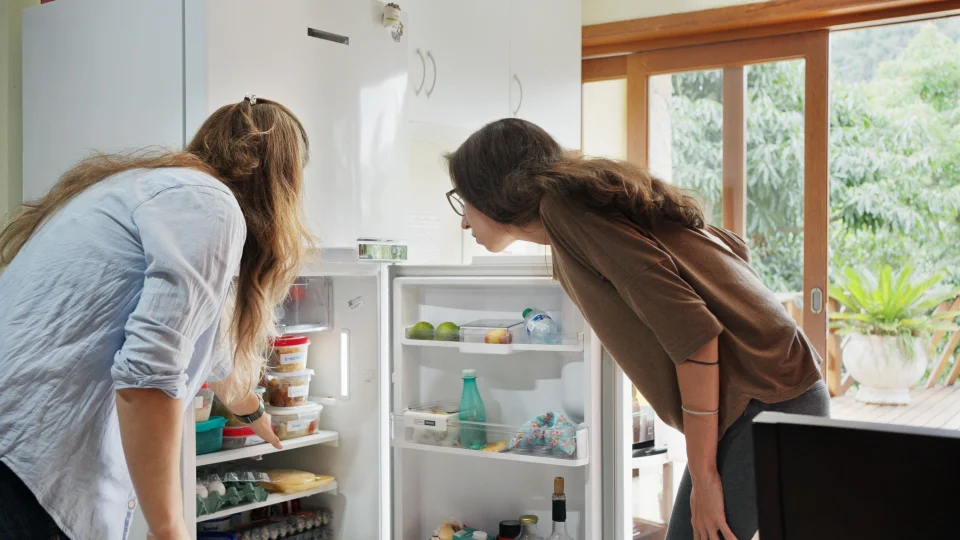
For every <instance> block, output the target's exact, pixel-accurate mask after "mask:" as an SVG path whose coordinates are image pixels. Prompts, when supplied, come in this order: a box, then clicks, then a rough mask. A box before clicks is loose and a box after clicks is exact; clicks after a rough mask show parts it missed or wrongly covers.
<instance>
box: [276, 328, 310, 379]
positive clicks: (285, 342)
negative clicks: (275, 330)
mask: <svg viewBox="0 0 960 540" xmlns="http://www.w3.org/2000/svg"><path fill="white" fill-rule="evenodd" d="M270 347H271V351H270V357H269V358H267V368H268V369H270V370H272V371H276V372H287V373H292V372H295V371H303V370H305V369H307V349H309V347H310V338H308V337H306V336H283V337H279V338H276V339H274V340H272V341H271V343H270Z"/></svg>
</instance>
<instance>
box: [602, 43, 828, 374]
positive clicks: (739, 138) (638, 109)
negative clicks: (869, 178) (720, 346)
mask: <svg viewBox="0 0 960 540" xmlns="http://www.w3.org/2000/svg"><path fill="white" fill-rule="evenodd" d="M795 59H803V60H804V61H805V62H806V69H805V75H804V77H805V85H804V87H805V97H804V100H805V101H804V103H805V107H804V216H803V221H804V223H803V227H804V240H805V241H804V250H803V296H804V302H803V316H802V326H803V329H804V331H805V332H806V334H807V337H808V338H809V339H810V341H811V343H812V344H813V346H814V347H815V348H816V350H817V352H819V353H820V356H821V357H822V358H827V306H826V294H827V263H828V258H827V257H828V254H827V233H828V217H829V192H828V176H829V174H828V173H829V171H828V155H827V152H828V146H829V127H830V122H829V106H828V103H829V79H828V77H829V64H830V58H829V32H828V31H826V30H818V31H813V32H804V33H801V34H794V35H784V36H772V37H763V38H757V39H750V40H743V41H733V42H725V43H718V44H713V45H697V46H692V47H683V48H677V49H664V50H656V51H646V52H640V53H634V54H631V55H626V56H621V57H612V58H608V59H607V58H605V59H601V60H590V61H586V62H585V63H584V66H585V67H586V66H587V62H590V63H591V68H590V69H589V70H587V69H585V70H584V82H588V81H595V80H609V79H617V78H622V77H624V76H625V77H626V79H627V160H629V161H631V162H633V163H637V164H639V165H644V166H646V165H647V163H648V157H649V156H648V152H649V129H650V126H649V107H650V96H649V88H650V77H652V76H654V75H662V74H667V73H678V72H684V71H700V70H705V69H718V68H720V69H725V70H727V71H726V73H725V75H726V74H727V73H729V74H730V75H731V76H732V77H730V78H729V79H728V78H726V77H725V81H724V101H725V102H728V100H733V101H734V102H736V103H738V105H734V106H732V107H724V119H723V122H724V137H723V138H724V162H723V163H724V174H723V192H724V203H723V204H724V226H725V227H727V228H730V229H731V230H733V231H735V232H738V233H741V234H742V233H744V232H745V230H744V229H745V228H746V224H745V213H746V208H745V205H746V193H745V192H746V188H745V186H746V178H745V173H746V170H745V169H746V167H745V165H744V157H745V152H746V134H745V128H746V122H745V114H744V113H745V106H744V100H745V93H746V82H745V79H744V70H743V67H744V66H747V65H750V64H759V63H767V62H777V61H783V60H795ZM621 69H622V71H621ZM617 75H619V76H617ZM728 193H729V195H730V197H729V200H727V199H728V197H727V194H728ZM728 205H729V206H728ZM728 209H729V211H728ZM815 289H819V290H820V294H821V295H822V296H821V298H822V301H821V303H820V310H819V311H818V312H814V311H813V310H812V309H811V307H812V304H813V302H812V301H811V294H812V293H813V291H814V290H815ZM828 373H829V371H828ZM836 375H837V380H836V381H828V382H830V383H832V384H831V386H838V385H839V373H837V374H836Z"/></svg>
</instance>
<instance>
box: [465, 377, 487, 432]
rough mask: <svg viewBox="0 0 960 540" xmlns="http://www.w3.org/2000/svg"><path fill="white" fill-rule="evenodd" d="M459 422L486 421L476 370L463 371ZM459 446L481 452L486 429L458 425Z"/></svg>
mask: <svg viewBox="0 0 960 540" xmlns="http://www.w3.org/2000/svg"><path fill="white" fill-rule="evenodd" d="M460 421H461V422H478V423H483V422H486V421H487V409H486V408H485V407H484V406H483V400H482V399H481V398H480V390H478V389H477V370H475V369H465V370H463V394H461V395H460ZM460 446H461V447H462V448H469V449H471V450H483V449H484V448H486V447H487V428H486V427H484V426H482V425H475V424H460Z"/></svg>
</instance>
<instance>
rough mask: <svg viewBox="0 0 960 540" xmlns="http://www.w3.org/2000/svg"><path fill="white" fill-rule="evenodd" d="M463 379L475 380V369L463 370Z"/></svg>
mask: <svg viewBox="0 0 960 540" xmlns="http://www.w3.org/2000/svg"><path fill="white" fill-rule="evenodd" d="M463 378H465V379H476V378H477V370H475V369H465V370H463Z"/></svg>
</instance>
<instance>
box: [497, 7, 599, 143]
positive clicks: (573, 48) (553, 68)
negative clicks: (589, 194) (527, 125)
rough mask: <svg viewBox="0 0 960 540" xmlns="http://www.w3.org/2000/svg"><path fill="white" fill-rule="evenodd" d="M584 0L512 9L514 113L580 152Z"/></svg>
mask: <svg viewBox="0 0 960 540" xmlns="http://www.w3.org/2000/svg"><path fill="white" fill-rule="evenodd" d="M580 9H581V7H580V1H579V0H512V1H511V3H510V69H511V74H510V77H511V80H510V111H511V114H512V115H513V116H516V117H518V118H523V119H524V120H529V121H530V122H533V123H534V124H537V125H538V126H540V127H542V128H543V129H545V130H546V131H547V133H549V134H550V135H553V137H554V138H555V139H557V141H558V142H559V143H560V144H561V145H562V146H563V147H564V148H568V149H579V148H580V103H581V101H580V89H581V86H582V83H581V75H580V57H581V47H580V44H581V29H580V28H581V23H580Z"/></svg>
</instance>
